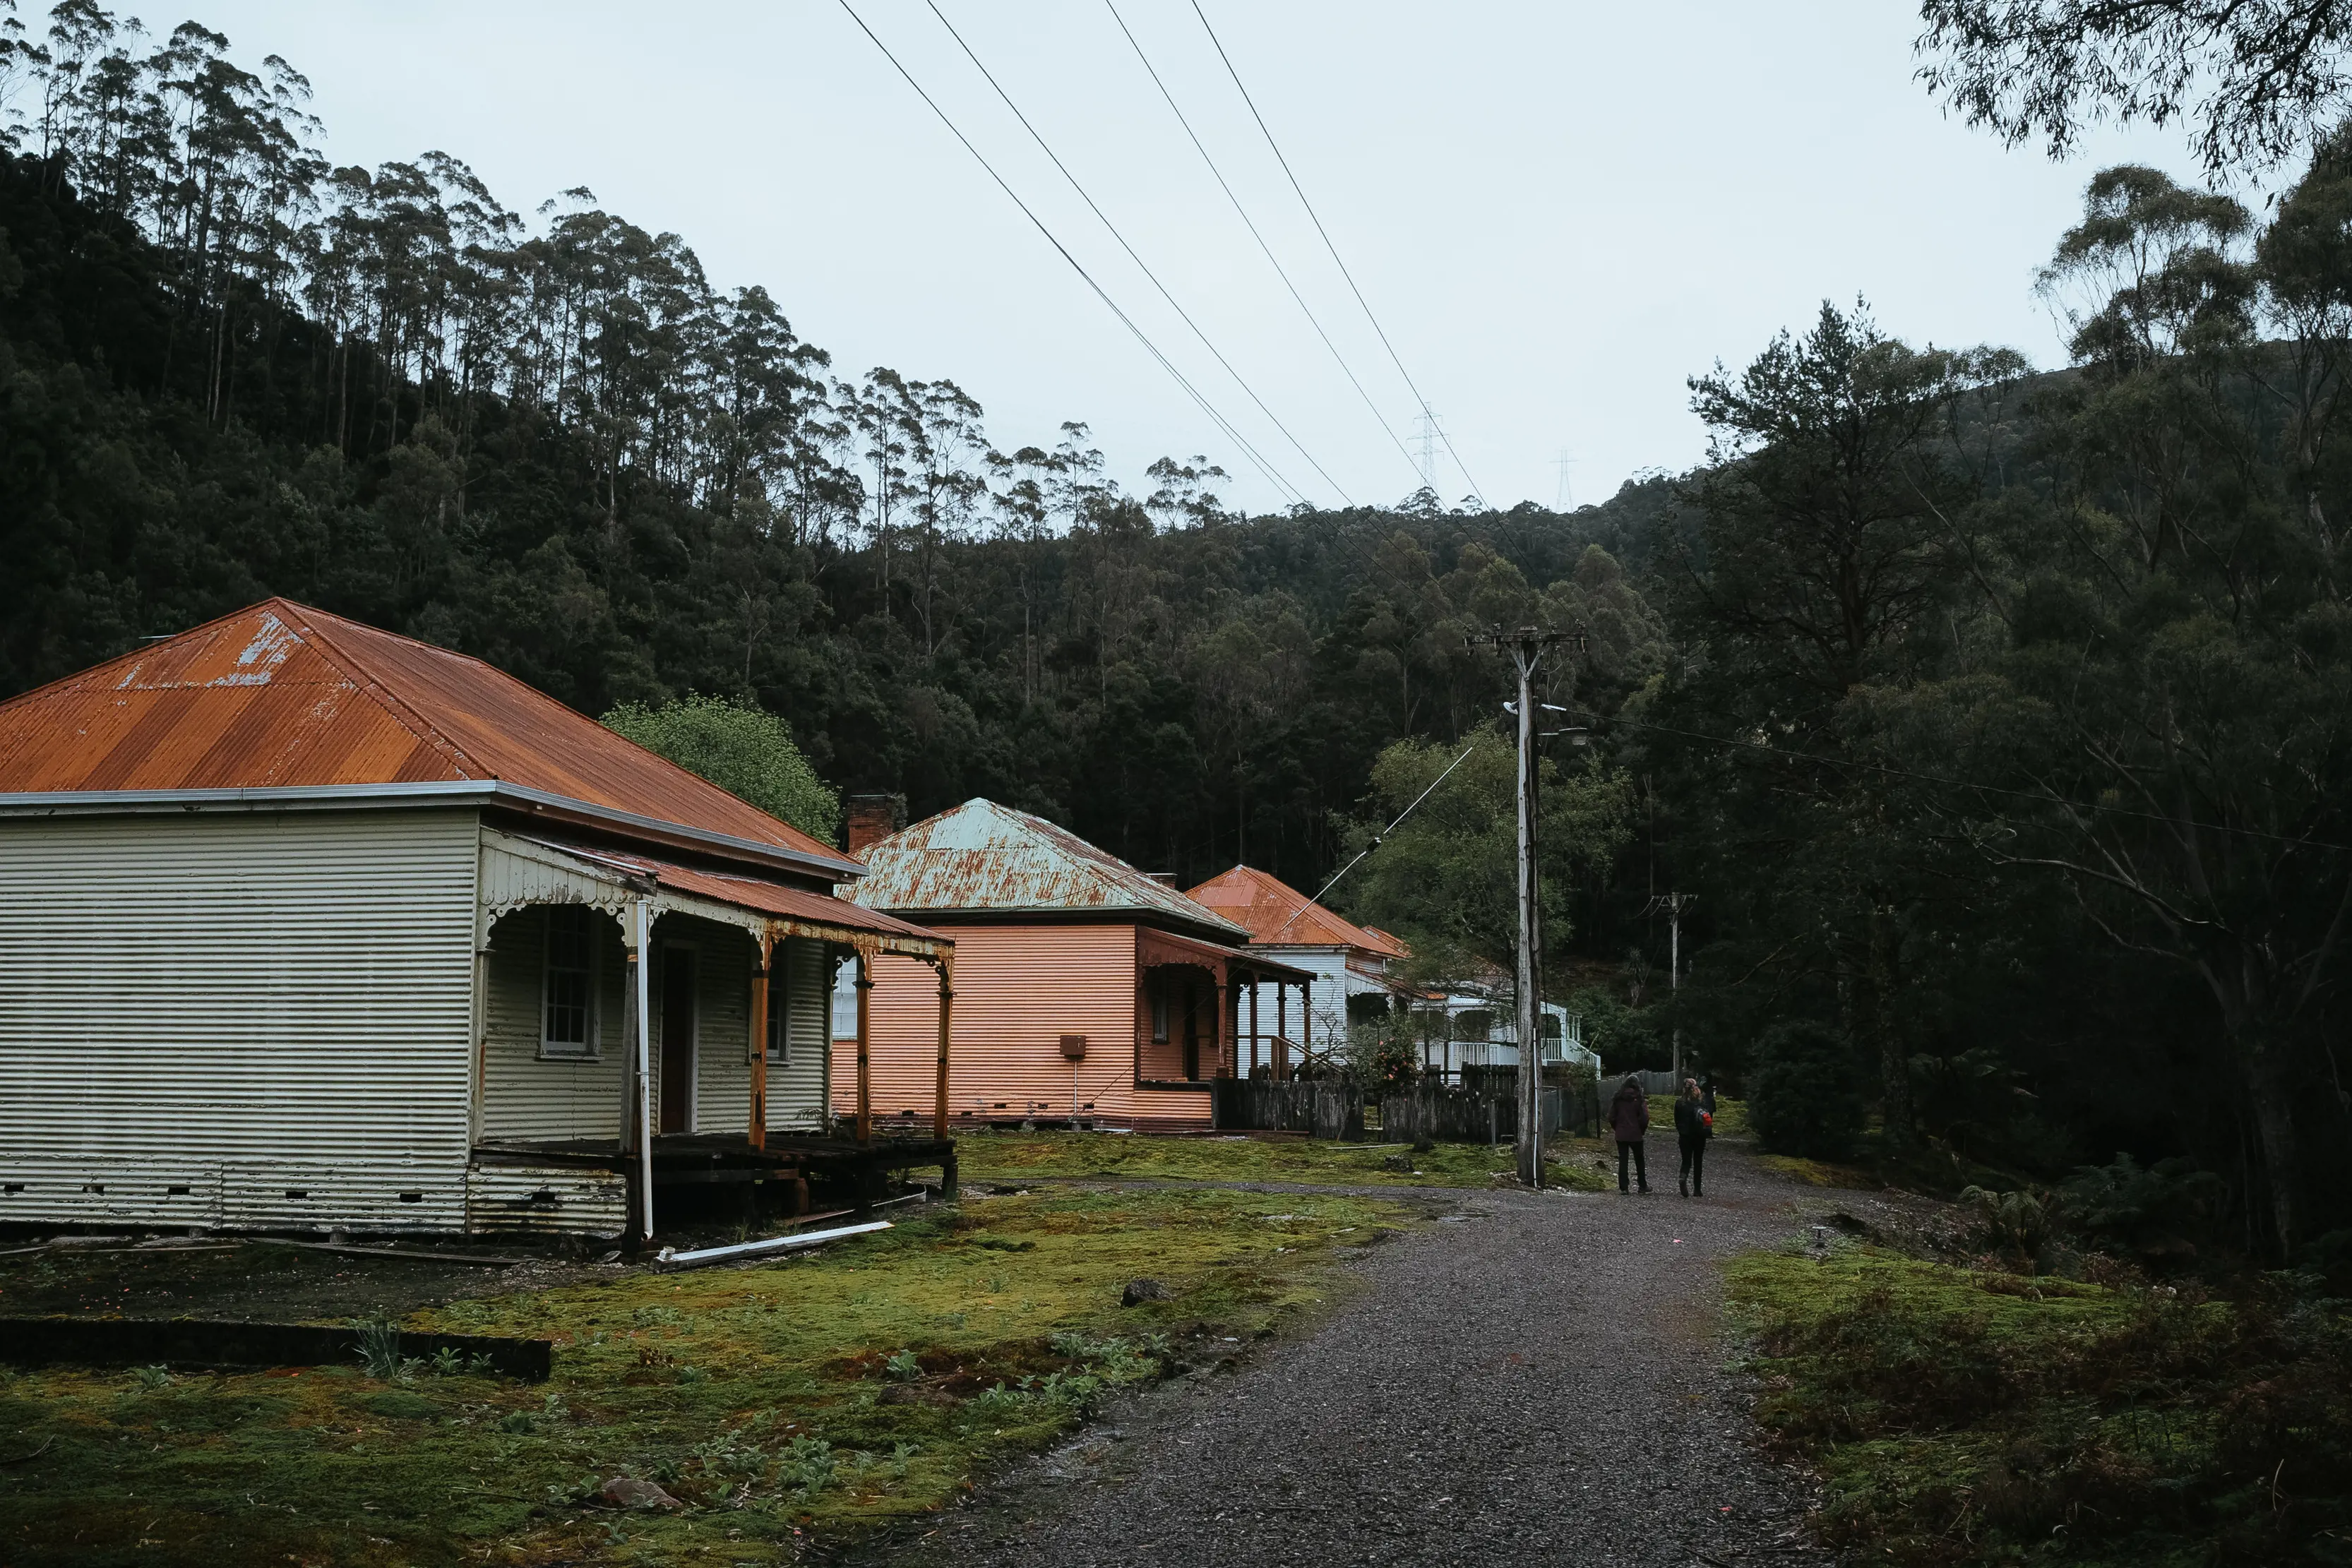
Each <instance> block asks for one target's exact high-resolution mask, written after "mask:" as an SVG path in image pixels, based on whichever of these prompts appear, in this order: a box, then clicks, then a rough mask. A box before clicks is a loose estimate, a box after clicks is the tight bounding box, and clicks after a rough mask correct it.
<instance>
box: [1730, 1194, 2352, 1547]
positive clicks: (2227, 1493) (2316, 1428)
mask: <svg viewBox="0 0 2352 1568" xmlns="http://www.w3.org/2000/svg"><path fill="white" fill-rule="evenodd" d="M2142 1174H2146V1173H2142ZM1732 1289H1733V1294H1734V1297H1735V1300H1736V1301H1738V1303H1739V1304H1740V1306H1741V1307H1742V1308H1743V1309H1744V1310H1745V1312H1746V1314H1747V1316H1748V1320H1749V1322H1750V1324H1751V1325H1752V1326H1753V1328H1754V1329H1755V1330H1756V1333H1757V1343H1758V1346H1759V1352H1760V1357H1759V1361H1758V1363H1757V1364H1756V1370H1757V1371H1758V1372H1759V1373H1760V1374H1762V1375H1763V1376H1764V1377H1765V1379H1766V1388H1767V1392H1766V1394H1765V1396H1764V1397H1763V1399H1762V1401H1761V1402H1760V1404H1759V1407H1758V1412H1757V1413H1758V1415H1759V1417H1760V1418H1761V1419H1762V1421H1763V1422H1764V1424H1765V1426H1766V1427H1767V1428H1768V1429H1769V1431H1771V1432H1772V1433H1774V1434H1775V1435H1776V1436H1777V1437H1779V1438H1780V1439H1781V1440H1782V1441H1784V1442H1786V1443H1788V1444H1789V1445H1790V1447H1792V1448H1795V1449H1796V1450H1797V1451H1799V1452H1800V1453H1801V1454H1803V1455H1804V1456H1805V1457H1806V1458H1808V1459H1809V1460H1811V1462H1812V1463H1813V1464H1814V1465H1816V1466H1817V1467H1818V1468H1819V1469H1820V1470H1821V1472H1822V1477H1823V1479H1824V1480H1825V1482H1826V1483H1827V1495H1826V1497H1825V1500H1824V1504H1823V1507H1822V1515H1821V1526H1822V1534H1823V1536H1824V1538H1825V1539H1826V1541H1827V1542H1828V1543H1829V1544H1831V1545H1832V1546H1833V1547H1839V1548H1846V1549H1852V1550H1855V1551H1857V1552H1864V1551H1866V1552H1868V1554H1869V1555H1870V1556H1871V1557H1872V1558H1873V1559H1874V1560H1875V1561H1885V1562H1892V1563H1906V1564H1923V1565H1927V1564H1932V1565H1936V1568H1942V1565H1945V1564H1960V1563H2026V1562H2034V1563H2042V1562H2049V1563H2069V1562H2073V1563H2099V1564H2115V1563H2150V1564H2179V1565H2181V1568H2186V1565H2187V1564H2190V1563H2197V1564H2214V1563H2250V1564H2251V1563H2342V1562H2343V1561H2344V1560H2345V1559H2344V1556H2343V1554H2342V1552H2341V1551H2340V1549H2338V1548H2336V1546H2335V1545H2334V1542H2335V1541H2336V1538H2337V1536H2338V1535H2339V1534H2340V1533H2341V1532H2342V1531H2345V1530H2346V1529H2347V1526H2352V1440H2347V1433H2352V1394H2347V1389H2352V1322H2348V1321H2347V1319H2346V1317H2345V1316H2344V1315H2343V1314H2342V1313H2341V1312H2339V1311H2338V1310H2337V1306H2338V1303H2334V1302H2328V1301H2314V1300H2311V1299H2308V1298H2303V1297H2298V1296H2297V1295H2296V1294H2294V1288H2293V1286H2292V1284H2291V1282H2289V1281H2284V1280H2283V1279H2281V1278H2280V1277H2277V1276H2273V1277H2271V1278H2270V1279H2269V1280H2267V1281H2261V1282H2258V1283H2256V1284H2254V1286H2253V1288H2252V1289H2251V1290H2250V1291H2247V1293H2246V1294H2244V1295H2243V1296H2242V1297H2240V1298H2239V1299H2237V1300H2232V1301H2221V1300H2206V1299H2203V1298H2201V1297H2200V1294H2199V1293H2198V1291H2197V1290H2196V1289H2195V1288H2194V1287H2185V1288H2181V1289H2174V1288H2172V1287H2169V1286H2155V1287H2149V1288H2142V1289H2132V1290H2110V1289H2105V1288H2103V1287H2100V1286H2096V1285H2086V1284H2079V1283H2074V1282H2070V1281H2061V1280H2050V1279H2042V1280H2028V1279H2023V1278H2021V1277H2019V1276H2017V1275H2014V1274H2009V1273H2004V1272H2000V1271H1985V1270H1966V1269H1952V1268H1947V1267H1944V1266H1941V1265H1938V1264H1935V1263H1929V1262H1924V1261H1918V1260H1911V1259H1905V1258H1898V1257H1894V1256H1891V1255H1889V1254H1886V1253H1884V1252H1880V1251H1877V1250H1876V1249H1851V1250H1845V1249H1841V1250H1838V1251H1833V1252H1832V1253H1831V1254H1830V1255H1828V1256H1827V1257H1822V1258H1814V1257H1804V1256H1792V1255H1790V1254H1789V1253H1777V1254H1759V1255H1752V1256H1750V1257H1749V1258H1747V1259H1744V1260H1740V1261H1739V1262H1738V1263H1736V1264H1734V1265H1733V1268H1732Z"/></svg>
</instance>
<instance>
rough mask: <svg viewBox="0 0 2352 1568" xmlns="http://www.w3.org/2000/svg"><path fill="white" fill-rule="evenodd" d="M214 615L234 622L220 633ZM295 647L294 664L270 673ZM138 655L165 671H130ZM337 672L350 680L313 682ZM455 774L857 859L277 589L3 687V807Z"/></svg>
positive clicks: (420, 787)
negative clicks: (8, 692)
mask: <svg viewBox="0 0 2352 1568" xmlns="http://www.w3.org/2000/svg"><path fill="white" fill-rule="evenodd" d="M225 634H226V635H227V636H229V637H234V636H236V635H243V636H245V637H246V639H247V640H246V642H245V643H244V645H243V646H242V647H241V648H239V647H235V646H230V645H228V643H227V642H226V641H225ZM295 649H299V650H301V651H302V652H301V653H294V652H293V650H295ZM305 656H307V657H308V658H309V659H310V660H312V661H315V662H314V663H312V664H310V667H309V670H308V671H307V672H304V673H303V674H299V675H298V674H292V673H290V672H289V674H287V676H286V678H285V679H284V680H282V681H280V680H274V679H273V678H272V677H273V676H274V675H276V674H278V672H279V670H280V667H281V666H284V665H286V664H287V663H288V660H289V658H296V659H299V658H302V657H305ZM149 668H155V669H159V670H162V671H164V672H168V673H165V674H160V675H158V676H157V677H155V679H154V680H153V681H152V683H151V684H139V685H134V684H133V683H134V681H135V680H136V678H137V677H138V675H139V674H140V672H141V671H142V670H143V669H149ZM207 673H209V674H210V678H206V676H207ZM330 690H332V691H338V692H341V693H343V694H345V695H341V696H340V697H338V696H334V695H320V694H323V693H328V692H329V691H330ZM360 699H364V700H360ZM232 737H235V744H234V745H232V744H231V740H232ZM453 776H454V777H453ZM465 782H473V783H484V784H491V785H495V786H496V788H495V789H494V790H493V791H492V792H493V793H495V794H497V795H499V796H504V797H510V798H511V799H512V800H513V801H514V802H515V803H518V804H520V806H521V807H522V809H524V810H532V811H537V810H548V811H551V812H553V813H555V814H557V815H562V814H564V813H565V812H567V811H569V812H572V813H574V814H583V815H584V816H585V817H587V818H589V819H591V820H593V821H594V822H595V823H596V824H597V825H599V826H602V827H604V828H606V829H608V830H615V831H620V832H622V833H624V834H625V835H627V836H630V837H637V838H643V839H646V841H655V842H665V841H667V842H673V843H675V844H677V846H678V847H691V848H694V849H696V850H698V851H699V852H705V853H711V854H716V855H719V856H720V857H721V858H725V859H731V860H738V861H743V862H749V863H752V864H769V865H772V866H782V867H789V868H792V869H795V870H798V871H801V872H803V873H812V874H814V875H817V876H821V877H825V878H829V879H830V880H832V881H835V882H839V881H843V880H845V879H847V878H854V877H857V876H860V875H863V874H864V869H865V868H864V867H863V866H862V865H861V864H860V863H859V862H857V861H856V859H855V858H854V857H851V856H849V855H846V854H845V853H843V852H841V851H840V850H837V849H835V848H834V847H833V846H832V845H831V844H829V843H826V842H824V841H823V840H821V839H818V838H816V837H814V836H813V835H811V834H809V833H806V832H803V831H802V830H800V829H798V828H796V827H794V826H793V825H792V824H791V823H789V822H786V821H783V820H782V819H781V818H779V817H777V816H775V815H773V814H772V813H771V812H768V811H766V810H761V808H760V807H758V806H755V805H753V804H752V803H751V802H750V801H748V800H743V799H742V798H741V797H740V796H737V795H735V794H733V793H731V792H730V791H729V790H727V789H724V788H722V787H721V786H719V785H718V784H715V783H713V782H711V781H710V780H709V779H704V778H703V777H701V776H700V775H699V774H697V773H695V772H693V771H692V770H691V769H688V768H682V767H680V766H678V765H677V763H675V762H672V761H670V760H669V759H668V758H666V757H663V756H661V755H660V754H659V753H658V752H656V751H653V750H650V749H649V748H647V747H643V746H639V745H638V744H637V743H636V742H635V741H633V740H631V739H629V738H628V737H625V736H623V735H621V734H619V733H617V732H616V731H614V730H610V729H607V728H605V727H604V726H603V725H602V724H600V723H598V722H597V721H596V720H595V719H594V718H593V717H590V716H588V715H586V714H583V713H581V712H579V711H578V710H577V709H574V708H572V707H571V706H568V705H566V704H564V703H562V702H561V701H559V700H557V699H556V698H555V697H552V696H551V695H548V694H547V693H545V692H542V691H540V690H539V689H538V688H537V687H535V686H533V685H530V683H529V682H527V681H524V680H522V679H520V677H518V676H516V675H513V674H509V673H508V672H507V671H505V670H502V669H499V667H498V666H497V665H496V664H492V663H491V662H490V661H488V660H487V659H484V658H482V657H480V656H479V655H477V654H473V653H463V652H460V651H459V650H457V649H454V648H445V647H441V646H439V645H438V644H436V643H427V642H425V641H423V640H422V639H419V638H415V637H410V636H407V635H405V634H404V633H401V632H392V631H387V630H385V629H384V628H383V627H379V626H372V625H369V624H368V623H367V622H362V621H356V620H353V619H352V618H351V617H349V616H343V615H338V614H335V613H334V612H331V611H325V610H320V609H318V608H317V607H315V606H312V605H307V604H303V603H301V602H300V601H296V600H292V599H288V598H286V597H285V596H283V595H280V594H272V595H270V596H268V598H265V599H262V600H258V601H255V602H254V603H251V604H248V605H246V606H245V607H244V608H242V609H239V610H236V611H234V612H230V613H228V614H226V615H220V616H216V617H215V618H213V619H212V620H210V621H206V622H202V623H200V624H198V625H195V626H193V627H190V628H188V629H187V630H186V631H184V632H178V633H175V634H173V636H170V637H167V638H160V639H158V640H157V641H156V642H154V643H149V644H147V645H145V646H142V647H140V648H134V649H131V650H130V651H128V652H126V653H121V654H119V655H117V656H116V657H115V658H112V659H108V660H102V661H100V663H98V664H93V665H90V666H89V667H87V668H85V669H82V670H79V671H76V672H75V673H74V674H69V675H66V676H63V677H60V678H59V679H58V680H55V681H52V682H49V683H47V685H42V686H39V687H36V688H35V689H34V690H32V691H30V692H26V693H23V694H21V695H18V696H16V697H14V698H10V699H8V700H7V701H5V702H0V803H5V805H6V806H7V807H8V808H9V809H10V810H11V814H15V813H16V812H17V811H19V810H40V809H43V808H44V807H57V808H70V809H74V810H109V809H111V808H112V807H113V806H115V805H120V806H121V807H123V808H126V809H152V807H153V806H154V805H155V804H157V803H158V802H161V801H164V800H173V799H184V800H187V801H188V802H189V803H191V804H211V803H217V804H253V803H257V802H259V801H260V800H264V799H268V800H281V801H287V802H291V803H302V802H304V801H306V800H315V801H316V803H319V804H327V803H331V802H332V801H335V800H344V799H353V798H358V797H361V796H368V797H374V798H382V799H390V798H393V797H394V796H397V795H402V794H405V793H415V794H418V795H428V794H432V793H435V792H436V789H437V790H438V792H440V793H443V794H447V793H448V792H449V789H450V787H451V786H452V785H456V784H459V783H465Z"/></svg>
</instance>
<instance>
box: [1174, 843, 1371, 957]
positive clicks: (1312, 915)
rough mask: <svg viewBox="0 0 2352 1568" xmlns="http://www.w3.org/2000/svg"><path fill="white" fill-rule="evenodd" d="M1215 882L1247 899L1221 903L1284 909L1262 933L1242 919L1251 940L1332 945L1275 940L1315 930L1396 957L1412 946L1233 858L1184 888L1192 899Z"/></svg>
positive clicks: (1215, 885) (1250, 909)
mask: <svg viewBox="0 0 2352 1568" xmlns="http://www.w3.org/2000/svg"><path fill="white" fill-rule="evenodd" d="M1218 887H1223V888H1226V889H1231V890H1233V891H1234V892H1236V893H1238V892H1241V891H1242V890H1243V889H1244V888H1246V889H1247V891H1248V896H1247V898H1246V900H1239V899H1237V900H1235V901H1234V902H1232V903H1225V904H1223V907H1226V908H1239V909H1241V910H1243V911H1244V912H1245V915H1255V913H1256V911H1257V910H1258V908H1259V907H1260V906H1261V905H1265V906H1267V907H1270V908H1273V909H1278V910H1281V911H1283V912H1284V915H1285V918H1284V919H1283V921H1282V923H1281V924H1280V925H1276V926H1274V927H1272V929H1270V930H1268V931H1266V932H1265V933H1264V934H1263V935H1260V934H1259V932H1258V930H1257V928H1256V925H1255V921H1250V920H1247V919H1246V918H1245V919H1244V924H1247V925H1249V926H1250V940H1251V941H1253V942H1255V943H1260V944H1263V945H1265V946H1299V947H1319V946H1327V945H1331V944H1328V943H1327V942H1317V941H1307V940H1293V941H1291V942H1289V943H1281V942H1278V941H1277V940H1276V938H1278V937H1280V936H1284V935H1285V934H1286V933H1290V934H1293V935H1294V936H1299V937H1303V936H1307V935H1308V934H1309V933H1312V932H1317V931H1319V932H1320V934H1321V935H1323V936H1325V937H1327V938H1333V937H1336V938H1337V939H1338V941H1337V944H1336V945H1338V946H1349V947H1361V948H1363V949H1364V950H1365V951H1367V952H1372V953H1386V954H1390V955H1392V956H1398V957H1409V956H1411V955H1412V949H1411V948H1410V947H1408V946H1405V944H1404V943H1403V942H1402V941H1400V940H1399V939H1398V938H1397V937H1395V936H1392V935H1391V934H1390V933H1388V932H1385V931H1382V930H1381V929H1379V928H1378V927H1376V926H1370V925H1363V924H1361V923H1360V922H1357V921H1353V920H1350V919H1349V918H1348V917H1347V916H1346V915H1342V914H1340V913H1339V911H1338V910H1336V909H1333V908H1332V907H1331V906H1330V905H1329V904H1322V903H1318V901H1317V900H1315V899H1312V898H1309V897H1307V894H1303V893H1301V892H1299V891H1298V889H1297V888H1295V887H1293V886H1291V885H1290V884H1289V883H1286V882H1285V881H1283V880H1282V879H1281V878H1280V877H1278V876H1276V875H1275V874H1274V873H1272V872H1270V871H1265V870H1261V869H1260V868H1258V867H1256V866H1254V865H1248V864H1242V863H1237V864H1235V865H1233V866H1230V867H1228V868H1227V869H1225V870H1224V871H1222V872H1219V873H1217V874H1216V875H1215V876H1213V877H1211V878H1210V879H1209V880H1208V881H1206V882H1204V883H1200V884H1199V885H1198V886H1196V887H1193V888H1191V889H1189V890H1188V892H1189V894H1190V895H1191V896H1192V898H1194V899H1195V900H1201V895H1202V894H1203V893H1205V892H1207V891H1208V890H1210V889H1212V888H1218ZM1201 901H1202V902H1203V903H1205V902H1206V901H1205V900H1201ZM1221 902H1222V901H1221Z"/></svg>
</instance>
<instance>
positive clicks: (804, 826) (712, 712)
mask: <svg viewBox="0 0 2352 1568" xmlns="http://www.w3.org/2000/svg"><path fill="white" fill-rule="evenodd" d="M604 727H605V728H607V729H610V730H613V731H614V732H615V733H617V734H620V735H624V736H626V737H628V738H629V739H631V740H634V741H635V742H636V743H637V744H638V745H639V746H642V747H645V748H646V750H648V751H653V752H658V753H659V754H660V755H662V756H664V757H666V758H669V760H671V761H672V762H675V763H677V765H678V766H679V767H680V768H685V769H687V770H688V772H690V773H699V774H700V775H702V777H704V778H705V779H709V780H710V781H711V782H712V783H713V784H716V785H718V786H719V788H720V789H725V790H727V791H728V792H730V794H732V795H734V796H736V797H737V798H739V799H740V800H748V801H750V802H751V804H752V805H754V806H757V807H759V808H760V810H762V811H765V812H767V813H768V814H769V815H770V816H772V817H781V818H782V819H783V820H784V821H787V822H790V823H791V824H792V825H793V826H794V827H795V828H798V829H800V830H801V831H803V832H804V833H807V834H810V835H811V836H812V837H814V838H818V839H822V840H824V841H825V842H827V843H831V842H832V841H833V838H834V830H835V824H836V823H837V822H838V821H840V816H841V799H840V797H839V796H838V795H836V794H835V792H834V791H833V790H832V789H828V788H827V787H826V786H825V783H824V780H823V779H819V778H818V777H817V776H816V769H814V768H811V767H810V766H809V763H808V758H806V757H804V756H803V755H802V754H801V748H800V747H797V746H795V745H793V732H792V731H791V729H789V728H788V727H786V726H785V724H784V721H783V720H782V719H781V718H778V717H777V716H775V715H774V714H772V713H769V712H768V711H767V710H766V709H764V708H761V707H759V706H755V705H753V704H750V703H734V702H729V701H727V700H726V699H725V698H723V697H687V698H684V699H683V700H681V701H677V702H673V703H666V704H664V705H663V706H660V707H647V706H645V705H644V704H642V703H624V704H622V705H621V706H619V707H616V708H614V710H613V711H612V712H610V713H608V714H606V715H605V716H604Z"/></svg>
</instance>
